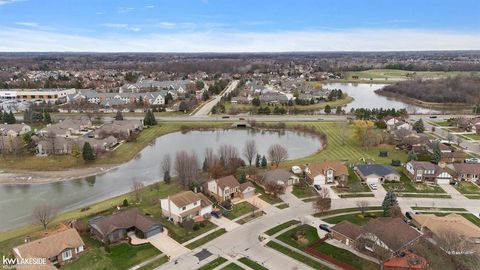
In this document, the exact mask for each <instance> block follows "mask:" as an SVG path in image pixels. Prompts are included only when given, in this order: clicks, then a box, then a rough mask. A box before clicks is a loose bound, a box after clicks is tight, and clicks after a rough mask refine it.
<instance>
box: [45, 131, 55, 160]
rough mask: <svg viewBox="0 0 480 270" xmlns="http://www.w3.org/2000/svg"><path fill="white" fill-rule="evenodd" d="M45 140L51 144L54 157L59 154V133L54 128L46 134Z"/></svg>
mask: <svg viewBox="0 0 480 270" xmlns="http://www.w3.org/2000/svg"><path fill="white" fill-rule="evenodd" d="M45 141H46V142H47V144H48V146H50V149H51V154H52V156H53V158H55V155H56V154H57V134H55V132H53V131H52V130H49V131H48V132H47V134H45ZM48 146H47V147H48Z"/></svg>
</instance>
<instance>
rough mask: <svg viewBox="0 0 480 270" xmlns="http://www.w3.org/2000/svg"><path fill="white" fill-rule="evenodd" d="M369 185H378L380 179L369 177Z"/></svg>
mask: <svg viewBox="0 0 480 270" xmlns="http://www.w3.org/2000/svg"><path fill="white" fill-rule="evenodd" d="M367 183H368V184H371V183H378V178H376V177H369V178H367Z"/></svg>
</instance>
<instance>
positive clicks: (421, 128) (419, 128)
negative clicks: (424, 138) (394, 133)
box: [413, 118, 425, 133]
mask: <svg viewBox="0 0 480 270" xmlns="http://www.w3.org/2000/svg"><path fill="white" fill-rule="evenodd" d="M413 130H415V131H416V132H417V133H423V132H424V131H425V126H424V125H423V120H422V119H421V118H420V119H418V121H417V122H415V123H414V124H413Z"/></svg>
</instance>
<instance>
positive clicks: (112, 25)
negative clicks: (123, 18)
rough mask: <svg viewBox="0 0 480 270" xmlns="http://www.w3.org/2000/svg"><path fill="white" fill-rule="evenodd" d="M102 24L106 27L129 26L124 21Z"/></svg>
mask: <svg viewBox="0 0 480 270" xmlns="http://www.w3.org/2000/svg"><path fill="white" fill-rule="evenodd" d="M100 25H101V26H104V27H110V28H127V27H128V24H124V23H102V24H100Z"/></svg>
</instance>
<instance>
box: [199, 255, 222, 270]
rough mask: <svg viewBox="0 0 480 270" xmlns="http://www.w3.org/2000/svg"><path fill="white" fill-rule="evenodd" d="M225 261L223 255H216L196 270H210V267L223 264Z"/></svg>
mask: <svg viewBox="0 0 480 270" xmlns="http://www.w3.org/2000/svg"><path fill="white" fill-rule="evenodd" d="M226 261H227V259H225V258H223V257H218V258H216V259H215V260H213V261H211V262H209V263H207V264H206V265H204V266H202V267H200V268H198V269H197V270H211V269H214V268H216V267H218V266H219V265H221V264H223V263H224V262H226Z"/></svg>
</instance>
